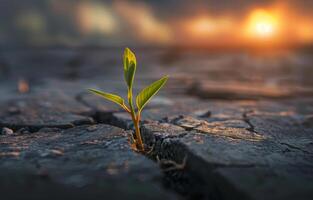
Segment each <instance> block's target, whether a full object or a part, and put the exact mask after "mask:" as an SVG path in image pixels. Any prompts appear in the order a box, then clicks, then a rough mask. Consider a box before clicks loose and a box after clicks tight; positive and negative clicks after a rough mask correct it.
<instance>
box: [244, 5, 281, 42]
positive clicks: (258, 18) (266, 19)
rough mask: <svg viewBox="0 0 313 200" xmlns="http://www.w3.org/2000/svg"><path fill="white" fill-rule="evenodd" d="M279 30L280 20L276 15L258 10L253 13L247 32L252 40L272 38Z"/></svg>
mask: <svg viewBox="0 0 313 200" xmlns="http://www.w3.org/2000/svg"><path fill="white" fill-rule="evenodd" d="M278 29H279V19H278V17H277V16H275V14H273V13H271V12H269V11H266V10H262V9H257V10H254V11H252V12H251V14H250V16H249V18H248V22H247V25H246V28H245V32H246V36H248V37H250V38H251V37H252V38H256V37H257V38H271V37H274V36H275V35H277V34H278V31H279V30H278Z"/></svg>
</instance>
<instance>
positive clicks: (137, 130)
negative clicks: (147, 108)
mask: <svg viewBox="0 0 313 200" xmlns="http://www.w3.org/2000/svg"><path fill="white" fill-rule="evenodd" d="M132 96H133V95H132V91H131V90H129V91H128V104H129V107H130V115H131V117H132V120H133V122H134V126H135V134H136V146H137V148H138V149H139V151H142V152H143V151H144V145H143V142H142V138H141V134H140V127H139V122H140V115H138V117H136V113H135V109H134V106H133V98H132Z"/></svg>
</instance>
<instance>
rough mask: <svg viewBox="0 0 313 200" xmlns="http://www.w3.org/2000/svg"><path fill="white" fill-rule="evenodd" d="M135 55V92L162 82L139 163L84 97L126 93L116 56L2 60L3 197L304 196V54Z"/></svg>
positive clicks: (311, 159)
mask: <svg viewBox="0 0 313 200" xmlns="http://www.w3.org/2000/svg"><path fill="white" fill-rule="evenodd" d="M135 51H136V52H137V55H138V58H137V59H138V68H137V74H136V78H135V88H134V89H135V93H137V92H138V91H139V90H140V89H141V88H143V87H144V86H146V85H148V84H149V83H150V82H151V81H154V80H156V79H158V78H159V77H161V76H162V75H165V74H169V75H170V79H169V82H168V83H167V85H166V87H165V88H164V89H163V90H162V91H161V92H160V93H159V94H158V95H157V96H156V97H155V98H154V99H153V101H152V102H151V103H150V104H149V105H148V106H147V108H146V109H145V110H144V111H143V115H142V119H143V120H142V123H141V131H142V134H143V139H144V142H145V144H146V145H147V146H150V147H151V149H152V150H151V152H149V154H148V155H141V154H138V153H136V152H133V151H132V150H131V148H130V146H129V143H128V138H129V135H130V134H131V133H132V130H133V124H132V121H131V119H130V117H129V116H128V115H127V113H124V112H123V110H120V109H119V108H118V107H117V106H115V105H114V104H111V103H109V102H107V101H105V100H103V99H101V98H99V97H97V96H94V95H92V94H90V93H88V92H87V91H86V88H90V87H92V88H97V89H102V90H104V91H107V92H112V93H118V94H121V95H123V94H126V88H125V83H124V81H123V71H122V70H123V67H122V61H121V52H122V48H115V49H114V48H113V49H58V48H56V49H33V50H27V51H26V50H19V51H17V50H9V51H2V52H1V54H0V61H1V62H0V63H1V64H0V82H1V85H0V87H1V90H0V93H1V95H0V128H1V130H2V131H1V134H0V192H1V199H2V198H4V199H65V198H66V199H69V198H75V199H138V198H140V199H217V200H227V199H252V200H263V199H284V200H289V199H303V200H309V199H312V198H313V181H312V180H313V79H312V77H313V70H312V65H313V58H312V56H311V53H310V52H301V51H299V52H298V51H288V52H281V53H276V54H271V53H267V54H254V53H247V52H242V53H220V54H218V53H217V54H210V53H209V52H205V51H203V52H202V51H187V50H184V51H183V50H179V49H142V48H138V49H135ZM173 52H175V55H174V54H173Z"/></svg>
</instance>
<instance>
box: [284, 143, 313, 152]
mask: <svg viewBox="0 0 313 200" xmlns="http://www.w3.org/2000/svg"><path fill="white" fill-rule="evenodd" d="M280 144H281V145H285V146H287V147H288V148H290V149H294V150H298V151H301V152H302V153H307V154H310V153H311V152H309V151H306V150H303V149H302V148H300V147H297V146H294V145H291V144H288V143H285V142H281V143H280Z"/></svg>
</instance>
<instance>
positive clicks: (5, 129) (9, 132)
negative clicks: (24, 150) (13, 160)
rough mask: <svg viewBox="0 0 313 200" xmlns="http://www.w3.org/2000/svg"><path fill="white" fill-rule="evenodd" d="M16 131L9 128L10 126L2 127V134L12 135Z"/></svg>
mask: <svg viewBox="0 0 313 200" xmlns="http://www.w3.org/2000/svg"><path fill="white" fill-rule="evenodd" d="M13 133H14V131H13V130H12V129H9V128H6V127H4V128H2V131H1V134H3V135H12V134H13Z"/></svg>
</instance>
